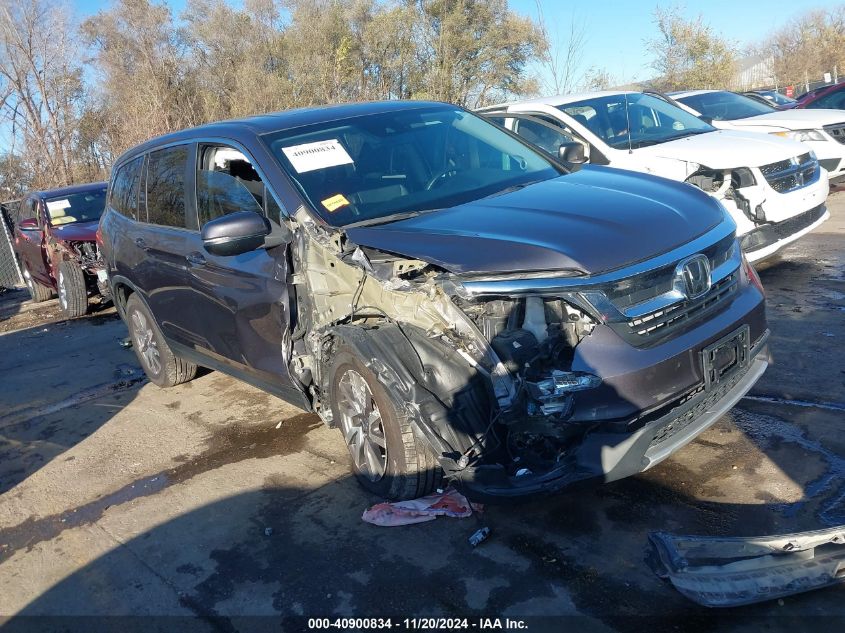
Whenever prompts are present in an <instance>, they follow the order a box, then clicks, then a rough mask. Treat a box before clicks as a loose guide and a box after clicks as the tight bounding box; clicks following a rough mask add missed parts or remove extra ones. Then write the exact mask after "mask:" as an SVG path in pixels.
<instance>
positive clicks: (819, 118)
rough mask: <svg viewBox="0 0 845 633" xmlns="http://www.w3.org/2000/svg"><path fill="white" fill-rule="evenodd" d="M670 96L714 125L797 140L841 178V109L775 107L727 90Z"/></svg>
mask: <svg viewBox="0 0 845 633" xmlns="http://www.w3.org/2000/svg"><path fill="white" fill-rule="evenodd" d="M670 96H671V97H672V98H673V99H675V100H676V101H677V102H679V104H680V105H681V107H683V108H684V109H686V110H689V111H690V112H691V113H693V114H695V115H697V116H700V117H701V118H703V119H704V120H705V121H707V122H708V123H711V124H712V125H713V126H714V127H717V128H721V129H726V130H744V131H747V132H761V133H763V134H772V135H774V136H780V137H782V138H789V139H792V140H794V141H801V142H802V143H804V144H805V145H806V146H807V147H809V148H810V149H812V150H813V151H814V152H815V153H816V156H818V159H819V164H820V165H821V166H822V167H824V168H825V169H826V170H827V174H828V178H829V179H830V180H833V181H836V182H839V181H841V180H845V112H843V111H842V110H824V109H820V110H801V109H798V108H794V109H792V110H778V109H777V108H775V107H773V106H769V105H766V104H765V103H760V102H759V101H755V100H754V99H749V98H748V97H746V96H745V95H739V94H736V93H735V92H728V91H727V90H690V91H686V92H673V93H670Z"/></svg>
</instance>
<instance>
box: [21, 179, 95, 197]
mask: <svg viewBox="0 0 845 633" xmlns="http://www.w3.org/2000/svg"><path fill="white" fill-rule="evenodd" d="M107 186H108V183H107V182H86V183H85V184H82V185H68V186H67V187H59V188H58V189H45V190H43V191H33V192H31V193H30V194H29V195H32V196H37V197H39V198H42V199H43V198H56V197H58V196H69V195H72V194H74V193H82V192H84V191H94V190H95V189H105V188H106V187H107Z"/></svg>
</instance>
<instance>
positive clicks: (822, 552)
mask: <svg viewBox="0 0 845 633" xmlns="http://www.w3.org/2000/svg"><path fill="white" fill-rule="evenodd" d="M649 541H650V542H651V545H652V547H653V549H654V551H655V553H656V554H657V556H656V557H653V559H652V560H651V561H650V562H651V563H652V567H653V568H654V571H655V573H656V574H657V575H658V576H660V577H661V578H668V579H669V580H670V581H671V583H672V584H673V585H674V586H675V588H676V589H677V590H678V591H680V592H681V593H682V594H684V595H685V596H686V597H687V598H689V599H690V600H693V601H694V602H697V603H698V604H702V605H704V606H707V607H733V606H739V605H744V604H752V603H755V602H762V601H764V600H775V599H777V598H782V597H783V596H789V595H793V594H796V593H803V592H805V591H811V590H813V589H820V588H822V587H827V586H829V585H834V584H837V583H841V582H843V581H845V526H842V525H840V526H837V527H834V528H829V529H826V530H815V531H812V532H799V533H795V534H782V535H779V536H757V537H746V538H742V537H727V538H720V537H705V536H674V535H672V534H667V533H665V532H652V533H651V534H649Z"/></svg>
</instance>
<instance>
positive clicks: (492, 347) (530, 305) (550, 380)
mask: <svg viewBox="0 0 845 633" xmlns="http://www.w3.org/2000/svg"><path fill="white" fill-rule="evenodd" d="M296 220H297V221H298V224H299V230H298V236H297V239H296V240H295V242H294V246H295V248H294V249H293V262H292V263H293V270H294V271H305V272H303V273H294V285H295V287H296V289H297V293H296V294H297V298H296V305H297V312H298V315H297V316H298V319H297V320H298V325H299V327H297V328H296V329H295V330H294V334H293V337H292V338H293V340H292V357H291V364H290V370H291V375H292V376H294V377H296V378H297V379H298V380H299V382H300V383H301V384H302V386H303V388H304V389H306V390H307V392H308V393H309V395H310V397H311V398H312V400H313V403H314V408H315V410H316V411H317V412H318V413H319V414H320V415H321V417H322V418H323V420H324V421H325V422H326V423H327V424H330V425H331V424H333V423H334V421H333V420H332V412H331V408H330V406H328V404H327V402H326V392H327V389H328V386H327V384H326V380H327V377H326V370H327V367H328V366H329V365H330V364H331V356H332V350H333V343H332V342H333V340H334V339H335V338H337V337H341V338H343V337H347V338H350V337H351V338H353V339H356V337H359V334H353V333H352V332H353V328H350V327H348V326H350V325H353V324H354V325H355V326H357V327H356V328H354V330H355V331H356V332H357V333H360V332H364V333H365V335H364V336H366V337H367V338H369V339H371V340H370V341H368V343H361V342H357V343H356V344H358V345H359V349H360V351H361V352H362V355H363V356H364V357H369V358H370V366H371V369H374V370H376V373H378V374H379V376H380V379H381V381H382V382H383V383H384V384H387V385H388V386H390V387H392V388H393V389H395V390H396V391H397V392H399V393H402V394H403V395H402V399H403V401H404V403H405V406H406V409H407V410H408V412H409V415H414V416H415V417H416V418H417V421H418V423H419V425H420V426H421V428H424V429H425V428H428V429H429V431H430V432H431V434H430V436H429V437H427V439H428V440H429V441H431V443H432V444H433V445H434V446H435V447H436V452H438V453H439V454H440V455H445V456H449V457H448V458H447V459H445V460H441V462H443V461H445V462H447V464H448V463H450V462H451V465H452V467H453V469H454V470H455V471H457V470H462V469H464V468H466V467H467V466H469V465H474V466H478V465H481V464H487V463H490V462H492V463H496V464H498V465H499V466H502V467H505V468H506V469H507V471H508V472H509V474H510V475H516V476H520V475H523V474H528V473H536V472H538V471H544V470H548V469H551V468H553V467H555V466H556V465H557V464H559V463H560V461H561V460H562V459H563V458H564V457H565V456H566V454H567V449H568V447H569V446H570V445H571V444H572V443H573V441H575V440H576V439H577V438H578V437H579V436H581V435H583V434H584V432H585V430H586V428H587V427H588V426H589V425H584V424H569V425H568V424H567V420H568V419H569V417H570V414H571V412H572V401H573V394H574V393H575V392H577V391H580V390H585V389H591V388H594V387H597V386H598V385H599V384H600V383H601V380H600V379H599V378H598V377H596V376H593V375H591V374H586V373H582V372H573V371H571V367H572V359H573V355H574V350H575V348H576V347H577V346H578V344H579V343H580V342H581V341H582V340H583V339H584V338H585V337H588V336H590V334H591V333H592V331H593V329H594V327H595V325H596V322H595V320H594V319H593V318H592V317H590V316H589V315H588V314H586V313H585V312H584V311H582V310H580V309H578V308H576V307H575V306H573V305H571V304H569V303H568V302H566V301H564V300H562V299H556V298H551V299H550V298H540V297H525V298H492V299H485V300H474V299H470V298H462V297H461V296H460V293H459V292H458V291H457V290H456V286H455V284H454V282H453V281H452V276H451V275H449V274H448V273H445V272H444V271H443V270H441V269H439V268H438V267H436V266H433V265H430V264H428V263H426V262H422V261H418V260H409V259H406V258H403V257H400V256H396V255H392V254H389V253H383V252H380V251H375V250H373V249H366V248H361V247H358V246H356V245H354V244H351V243H348V242H345V238H344V236H343V234H342V233H340V232H334V233H332V232H327V231H325V230H324V229H323V228H322V227H319V226H317V225H316V224H314V223H313V220H311V219H310V217H308V216H307V214H305V213H299V214H297V216H296ZM300 288H301V289H302V291H303V292H301V293H300V292H299V289H300ZM381 340H383V341H385V342H386V343H385V344H384V345H383V346H381V345H380V343H379V341H381ZM368 345H372V346H373V347H372V348H368ZM367 349H369V352H370V353H369V354H367V351H366V350H367ZM397 365H401V366H397ZM456 417H457V418H458V419H455V418H456ZM438 420H443V421H444V422H443V424H438ZM432 424H433V427H431V426H430V425H432ZM446 470H447V474H448V470H449V469H448V467H446Z"/></svg>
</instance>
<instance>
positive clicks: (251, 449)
mask: <svg viewBox="0 0 845 633" xmlns="http://www.w3.org/2000/svg"><path fill="white" fill-rule="evenodd" d="M320 425H322V421H321V420H320V418H319V417H318V416H317V415H315V414H312V413H303V414H300V415H297V416H294V417H292V418H288V419H287V420H284V422H283V423H282V425H281V426H280V427H279V428H278V429H277V428H275V425H273V426H265V425H261V426H260V427H253V428H243V427H233V428H230V429H226V430H224V431H221V432H219V433H216V434H215V435H213V436H212V437H210V438H209V439H208V441H207V448H206V450H205V451H203V452H202V453H200V454H199V455H197V456H195V457H191V458H188V457H186V456H184V457H183V459H184V461H183V462H182V463H181V464H179V465H178V466H176V467H174V468H171V469H168V470H165V471H162V472H159V473H156V474H155V475H151V476H149V477H144V478H143V479H139V480H136V481H133V482H132V483H130V484H127V485H126V486H124V487H123V488H121V489H120V490H117V491H116V492H112V493H110V494H108V495H105V496H103V497H100V498H99V499H96V500H94V501H91V502H89V503H86V504H84V505H82V506H80V507H78V508H74V509H73V510H69V511H67V512H63V513H61V514H55V515H50V516H46V517H42V518H38V519H35V518H29V519H27V520H26V521H24V522H23V523H20V524H19V525H16V526H14V527H11V528H7V529H4V530H0V563H2V562H3V561H5V560H7V559H8V558H10V557H11V556H12V555H13V554H14V553H15V552H16V551H18V550H21V549H24V548H25V549H26V550H27V551H29V550H31V549H32V548H33V547H34V546H35V545H37V544H38V543H42V542H44V541H48V540H50V539H53V538H55V537H57V536H58V535H59V534H61V533H62V532H64V531H65V530H67V529H70V528H75V527H79V526H81V525H88V524H91V523H94V522H96V521H97V520H98V519H99V518H100V517H102V516H103V513H105V511H106V510H108V509H109V508H111V507H112V506H119V505H122V504H125V503H128V502H129V501H132V500H134V499H137V498H139V497H148V496H151V495H154V494H157V493H159V492H161V491H162V490H164V489H165V488H167V487H168V486H172V485H175V484H179V483H182V482H185V481H187V480H189V479H192V478H193V477H196V476H197V475H199V474H202V473H205V472H209V471H212V470H216V469H218V468H220V467H222V466H225V465H227V464H234V463H236V462H240V461H244V460H247V459H265V458H269V457H276V456H280V455H287V454H291V453H294V452H297V451H299V450H301V449H302V446H303V444H304V442H305V436H306V434H307V433H308V432H309V431H311V430H312V429H314V428H316V427H318V426H320Z"/></svg>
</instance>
